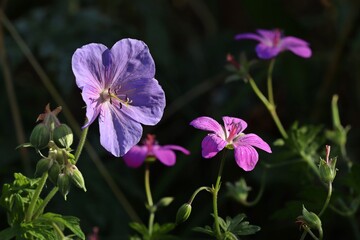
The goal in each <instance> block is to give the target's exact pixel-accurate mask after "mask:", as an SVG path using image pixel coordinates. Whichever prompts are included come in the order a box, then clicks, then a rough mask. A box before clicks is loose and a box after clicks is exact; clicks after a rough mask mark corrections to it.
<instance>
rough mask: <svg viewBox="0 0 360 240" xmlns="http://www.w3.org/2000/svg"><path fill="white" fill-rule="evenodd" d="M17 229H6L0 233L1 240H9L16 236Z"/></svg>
mask: <svg viewBox="0 0 360 240" xmlns="http://www.w3.org/2000/svg"><path fill="white" fill-rule="evenodd" d="M17 231H18V229H17V228H13V227H11V228H6V229H4V230H2V231H1V232H0V239H1V240H9V239H12V238H13V237H15V236H16V233H17Z"/></svg>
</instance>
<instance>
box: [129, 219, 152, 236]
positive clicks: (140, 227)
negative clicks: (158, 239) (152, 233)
mask: <svg viewBox="0 0 360 240" xmlns="http://www.w3.org/2000/svg"><path fill="white" fill-rule="evenodd" d="M129 226H130V227H131V228H132V229H134V230H135V231H137V232H138V233H140V235H142V236H146V235H148V232H149V231H148V229H147V227H146V226H145V225H144V224H141V223H138V222H131V223H129Z"/></svg>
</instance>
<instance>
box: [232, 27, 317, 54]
mask: <svg viewBox="0 0 360 240" xmlns="http://www.w3.org/2000/svg"><path fill="white" fill-rule="evenodd" d="M257 33H258V34H255V33H241V34H237V35H236V36H235V39H236V40H242V39H253V40H256V41H258V42H259V44H258V45H257V46H256V53H257V55H258V57H259V58H261V59H270V58H273V57H276V56H277V55H278V54H279V53H281V52H283V51H286V50H289V51H291V52H292V53H294V54H296V55H298V56H300V57H303V58H309V57H311V49H310V47H309V43H308V42H306V41H304V40H302V39H300V38H297V37H291V36H289V37H284V36H283V35H282V33H281V31H280V30H279V29H274V30H263V29H259V30H257Z"/></svg>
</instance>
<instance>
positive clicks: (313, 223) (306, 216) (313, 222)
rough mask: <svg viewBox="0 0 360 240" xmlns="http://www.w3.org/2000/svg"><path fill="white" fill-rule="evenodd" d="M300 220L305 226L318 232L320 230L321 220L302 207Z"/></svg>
mask: <svg viewBox="0 0 360 240" xmlns="http://www.w3.org/2000/svg"><path fill="white" fill-rule="evenodd" d="M302 219H303V221H304V222H305V224H306V225H307V226H309V227H310V228H312V229H317V230H319V231H320V230H321V229H322V227H321V220H320V218H319V217H318V215H316V214H315V213H313V212H309V211H308V210H307V209H306V208H305V207H304V206H303V210H302Z"/></svg>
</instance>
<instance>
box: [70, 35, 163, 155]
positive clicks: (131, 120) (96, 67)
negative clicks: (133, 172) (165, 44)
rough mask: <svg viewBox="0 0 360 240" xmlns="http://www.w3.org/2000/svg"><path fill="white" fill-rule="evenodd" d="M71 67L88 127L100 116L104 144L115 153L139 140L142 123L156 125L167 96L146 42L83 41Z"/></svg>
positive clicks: (117, 153) (131, 40)
mask: <svg viewBox="0 0 360 240" xmlns="http://www.w3.org/2000/svg"><path fill="white" fill-rule="evenodd" d="M72 69H73V72H74V74H75V77H76V84H77V86H78V87H79V88H80V89H81V91H82V93H81V94H82V98H83V100H84V101H85V103H86V117H87V119H88V123H86V124H85V126H84V127H87V126H89V125H90V124H92V123H93V122H94V121H95V119H96V118H97V117H98V116H99V128H100V142H101V145H102V146H103V147H104V148H105V149H106V150H108V151H109V152H111V153H112V154H113V155H114V156H117V157H119V156H122V155H124V154H125V153H126V152H127V151H128V150H129V149H130V148H131V147H132V146H134V145H135V144H137V143H138V142H139V141H140V138H141V136H142V126H141V124H144V125H155V124H156V123H158V122H159V121H160V119H161V118H162V115H163V112H164V108H165V94H164V91H163V89H162V88H161V86H160V85H159V83H158V81H157V80H156V79H155V78H154V75H155V63H154V60H153V59H152V57H151V55H150V52H149V49H148V47H147V46H146V44H145V43H144V42H142V41H139V40H135V39H129V38H128V39H122V40H120V41H118V42H117V43H115V45H114V46H113V47H112V48H111V49H108V48H107V47H106V46H104V45H102V44H96V43H91V44H88V45H85V46H83V47H81V48H79V49H77V50H76V51H75V53H74V55H73V57H72Z"/></svg>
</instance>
